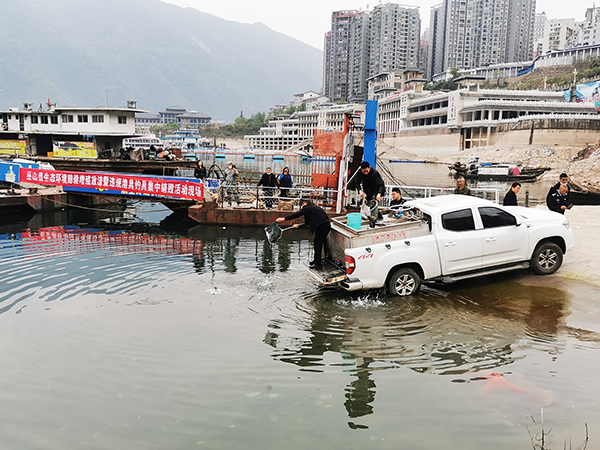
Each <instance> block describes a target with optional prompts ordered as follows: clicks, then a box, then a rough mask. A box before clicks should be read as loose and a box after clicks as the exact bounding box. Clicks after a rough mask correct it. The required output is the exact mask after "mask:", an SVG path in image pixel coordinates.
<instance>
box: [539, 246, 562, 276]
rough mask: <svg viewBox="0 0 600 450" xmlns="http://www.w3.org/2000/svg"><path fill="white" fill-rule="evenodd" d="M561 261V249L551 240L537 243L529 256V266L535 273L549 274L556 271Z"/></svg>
mask: <svg viewBox="0 0 600 450" xmlns="http://www.w3.org/2000/svg"><path fill="white" fill-rule="evenodd" d="M562 262H563V253H562V250H561V249H560V247H559V246H558V245H556V244H554V243H552V242H546V243H544V244H541V245H538V246H537V247H536V248H535V250H534V251H533V255H532V256H531V267H532V268H533V270H534V272H535V273H538V274H540V275H550V274H551V273H554V272H556V271H557V270H558V268H559V267H560V266H561V265H562Z"/></svg>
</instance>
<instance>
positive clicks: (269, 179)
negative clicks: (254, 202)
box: [258, 167, 277, 209]
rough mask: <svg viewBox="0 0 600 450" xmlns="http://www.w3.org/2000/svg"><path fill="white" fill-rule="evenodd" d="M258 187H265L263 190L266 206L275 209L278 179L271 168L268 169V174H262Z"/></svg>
mask: <svg viewBox="0 0 600 450" xmlns="http://www.w3.org/2000/svg"><path fill="white" fill-rule="evenodd" d="M258 186H264V187H265V189H264V190H263V193H264V198H265V206H266V208H267V209H271V208H272V207H273V196H274V195H275V188H276V187H277V177H276V176H275V174H274V173H271V168H270V167H267V171H266V173H263V174H262V177H261V179H260V181H259V182H258Z"/></svg>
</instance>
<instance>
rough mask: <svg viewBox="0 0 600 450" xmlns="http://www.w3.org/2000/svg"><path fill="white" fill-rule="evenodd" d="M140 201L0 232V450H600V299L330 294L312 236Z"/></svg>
mask: <svg viewBox="0 0 600 450" xmlns="http://www.w3.org/2000/svg"><path fill="white" fill-rule="evenodd" d="M415 184H416V183H415ZM130 208H134V209H135V219H134V220H132V219H131V217H133V216H132V215H129V216H127V214H126V215H125V216H127V217H129V219H127V220H125V219H126V217H125V216H124V217H123V221H124V222H130V224H128V225H127V224H123V223H119V220H115V219H114V218H113V219H109V218H108V216H105V215H100V216H94V217H88V218H86V217H84V216H82V215H76V216H70V215H65V214H63V215H52V216H49V217H46V216H44V217H36V218H34V219H31V220H30V221H29V222H24V223H21V224H11V225H5V226H0V260H1V261H2V262H3V264H2V268H3V273H2V277H0V358H1V360H0V385H1V386H2V389H1V390H0V436H1V438H2V440H1V442H2V445H1V446H0V447H2V448H8V449H11V450H12V449H16V450H33V449H36V450H37V449H57V448H61V449H62V448H87V449H108V448H109V449H134V448H135V449H137V448H143V449H165V448H169V449H182V450H183V449H190V448H210V449H232V448H257V449H258V448H261V449H262V448H281V447H286V448H289V449H306V448H321V447H326V448H344V449H350V448H357V449H358V448H381V449H396V448H416V449H439V448H445V449H461V450H462V449H465V448H473V449H480V448H486V449H506V448H530V446H531V441H530V436H529V434H528V430H527V427H526V425H525V422H526V420H531V419H528V418H530V417H533V418H535V420H536V423H530V424H529V428H530V430H531V432H532V433H533V434H536V433H539V432H540V431H541V425H540V416H541V411H542V408H543V411H544V427H545V430H546V432H548V431H549V430H551V431H550V433H549V434H548V435H547V436H546V447H547V448H563V446H564V444H565V442H569V445H571V444H572V445H573V446H574V447H577V448H578V447H579V446H580V445H582V444H583V442H584V439H585V426H586V425H585V424H587V426H588V427H589V430H590V433H589V435H590V444H589V446H588V448H594V447H596V446H598V441H597V438H595V437H594V436H595V434H597V433H595V432H594V430H598V429H600V405H599V404H598V402H597V400H596V399H597V398H598V395H599V394H600V387H598V383H597V373H598V370H599V369H600V363H599V362H598V361H600V358H599V357H600V308H599V307H598V304H597V301H596V299H597V298H599V297H600V296H599V294H600V289H599V288H598V287H594V286H589V285H585V284H582V283H579V282H574V281H564V280H562V279H561V278H560V277H557V276H549V277H537V276H534V275H531V274H530V273H528V272H523V273H518V274H508V275H504V276H497V277H492V278H486V279H482V280H477V281H475V282H468V283H459V284H455V285H451V286H443V287H440V286H426V287H425V288H424V289H423V290H422V292H421V293H419V295H417V296H415V297H412V298H409V299H407V300H398V299H397V298H394V297H389V296H387V295H385V294H383V293H381V292H363V293H347V292H345V291H341V290H337V289H319V288H318V286H316V284H315V283H314V282H313V281H312V280H311V279H310V278H309V276H308V274H307V273H306V272H304V270H303V269H302V268H301V266H300V263H301V262H302V261H304V260H306V259H307V257H308V253H309V249H310V248H311V243H310V241H309V235H308V234H306V233H303V232H301V231H299V230H295V231H293V232H289V233H288V232H286V233H284V236H283V238H282V239H281V240H280V241H278V242H277V243H275V244H273V245H271V244H269V243H268V241H266V239H265V235H264V232H263V230H262V229H260V228H256V229H248V228H236V227H226V228H224V227H206V226H193V225H192V224H190V223H189V222H187V221H186V219H185V218H184V217H183V218H182V217H180V216H179V217H178V216H168V217H167V212H165V211H164V208H163V207H162V206H161V205H158V204H137V205H134V206H131V207H130ZM140 219H144V220H143V221H140ZM147 222H160V223H161V225H160V226H155V225H149V224H148V223H147Z"/></svg>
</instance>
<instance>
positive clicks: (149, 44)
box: [0, 0, 322, 121]
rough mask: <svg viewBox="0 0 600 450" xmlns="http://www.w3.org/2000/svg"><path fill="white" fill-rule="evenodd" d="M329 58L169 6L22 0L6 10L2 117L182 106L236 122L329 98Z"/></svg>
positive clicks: (0, 57)
mask: <svg viewBox="0 0 600 450" xmlns="http://www.w3.org/2000/svg"><path fill="white" fill-rule="evenodd" d="M321 76H322V52H321V51H320V50H318V49H315V48H314V47H311V46H309V45H307V44H304V43H302V42H300V41H297V40H295V39H293V38H291V37H288V36H285V35H283V34H281V33H278V32H275V31H273V30H271V29H270V28H268V27H267V26H265V25H263V24H260V23H257V24H253V25H247V24H241V23H237V22H230V21H226V20H223V19H220V18H217V17H215V16H212V15H210V14H206V13H202V12H200V11H197V10H196V9H193V8H185V9H184V8H181V7H179V6H174V5H171V4H167V3H163V2H161V1H159V0H85V1H82V0H51V1H48V0H28V1H25V0H15V1H12V2H10V3H8V2H7V4H6V5H5V6H4V7H3V8H2V26H1V27H0V109H4V110H5V109H7V108H9V107H14V106H17V107H19V108H21V107H22V106H23V105H22V104H23V103H24V102H32V103H33V104H34V107H37V106H38V104H39V103H46V101H47V99H48V98H50V101H51V102H52V103H57V104H58V105H59V106H107V105H108V106H125V105H126V101H127V100H136V101H137V105H138V108H142V109H146V110H149V111H151V112H157V111H159V110H162V109H164V108H165V107H167V106H171V105H178V106H182V107H184V108H186V109H188V110H196V111H199V112H202V113H205V114H207V115H209V116H211V117H212V118H213V119H221V120H230V121H233V120H234V119H235V118H236V117H238V116H239V115H240V113H241V112H243V114H244V116H246V117H250V115H252V114H254V113H255V112H259V111H267V110H268V108H269V107H271V106H272V105H274V104H276V103H279V102H281V101H282V100H283V101H287V100H291V99H292V95H293V94H296V93H300V92H304V91H307V90H315V91H319V90H320V89H321Z"/></svg>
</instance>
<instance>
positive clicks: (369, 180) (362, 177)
mask: <svg viewBox="0 0 600 450" xmlns="http://www.w3.org/2000/svg"><path fill="white" fill-rule="evenodd" d="M356 190H357V191H358V195H360V196H361V197H362V198H364V199H365V200H366V201H367V202H368V201H369V200H372V199H373V197H375V200H377V201H378V202H379V201H381V197H382V196H383V195H385V183H384V181H383V178H381V175H380V174H379V172H377V170H375V169H374V168H373V167H371V165H370V164H369V162H368V161H363V162H362V163H360V172H358V175H357V176H356Z"/></svg>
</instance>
